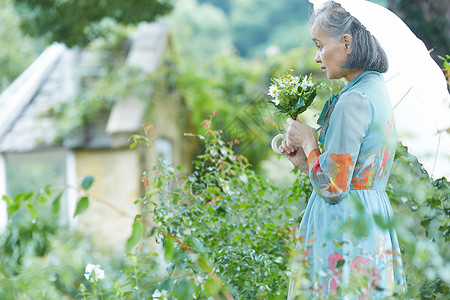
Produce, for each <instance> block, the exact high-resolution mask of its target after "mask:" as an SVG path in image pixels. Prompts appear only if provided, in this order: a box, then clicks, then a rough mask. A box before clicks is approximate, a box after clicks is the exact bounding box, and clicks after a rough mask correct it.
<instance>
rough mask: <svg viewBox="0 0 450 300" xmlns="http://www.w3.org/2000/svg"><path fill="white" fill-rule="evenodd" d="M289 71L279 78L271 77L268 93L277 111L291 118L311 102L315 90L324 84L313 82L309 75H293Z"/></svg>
mask: <svg viewBox="0 0 450 300" xmlns="http://www.w3.org/2000/svg"><path fill="white" fill-rule="evenodd" d="M289 71H290V73H286V74H283V75H282V76H281V77H280V78H272V83H273V84H272V85H271V86H270V88H269V93H268V95H269V96H271V97H272V100H271V102H272V103H273V104H274V105H275V107H276V108H278V109H279V111H278V113H282V114H285V116H289V117H291V118H292V119H294V120H295V119H297V116H298V115H299V114H301V113H302V112H304V111H305V110H306V109H307V108H308V107H309V106H310V105H311V104H312V102H313V100H314V98H315V97H316V95H317V90H318V89H322V88H323V87H324V85H323V84H322V82H321V81H319V82H316V83H314V82H313V81H312V79H311V75H309V76H304V77H302V76H295V75H293V74H292V72H293V70H289Z"/></svg>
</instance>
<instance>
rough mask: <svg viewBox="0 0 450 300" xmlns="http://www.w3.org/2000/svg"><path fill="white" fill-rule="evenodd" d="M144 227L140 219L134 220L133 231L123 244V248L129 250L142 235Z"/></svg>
mask: <svg viewBox="0 0 450 300" xmlns="http://www.w3.org/2000/svg"><path fill="white" fill-rule="evenodd" d="M144 231H145V227H144V224H143V223H142V222H140V221H134V223H133V231H132V232H131V236H130V237H129V238H128V240H127V242H126V244H125V250H126V251H127V252H130V251H131V250H132V249H133V248H134V247H135V246H136V245H137V243H139V241H140V240H141V239H142V237H143V236H144Z"/></svg>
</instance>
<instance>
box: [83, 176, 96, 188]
mask: <svg viewBox="0 0 450 300" xmlns="http://www.w3.org/2000/svg"><path fill="white" fill-rule="evenodd" d="M93 182H94V177H92V176H86V177H84V178H83V181H82V182H81V187H82V188H83V190H88V189H89V188H90V187H91V185H92V183H93Z"/></svg>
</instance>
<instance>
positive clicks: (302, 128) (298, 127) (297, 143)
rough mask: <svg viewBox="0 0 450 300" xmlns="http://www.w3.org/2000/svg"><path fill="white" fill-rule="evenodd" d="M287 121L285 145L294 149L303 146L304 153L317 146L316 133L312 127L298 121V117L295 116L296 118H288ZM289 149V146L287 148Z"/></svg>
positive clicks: (306, 153)
mask: <svg viewBox="0 0 450 300" xmlns="http://www.w3.org/2000/svg"><path fill="white" fill-rule="evenodd" d="M287 123H288V125H289V127H288V129H287V146H292V147H295V148H296V149H300V148H303V152H304V154H305V155H308V154H309V153H310V152H311V151H312V150H314V149H316V148H318V146H317V135H316V130H315V129H314V128H312V127H311V126H309V125H307V124H305V123H303V122H302V121H300V118H299V117H297V120H293V119H291V118H289V119H287ZM291 149H292V148H289V150H291ZM286 153H288V152H286Z"/></svg>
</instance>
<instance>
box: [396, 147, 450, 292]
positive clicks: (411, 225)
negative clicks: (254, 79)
mask: <svg viewBox="0 0 450 300" xmlns="http://www.w3.org/2000/svg"><path fill="white" fill-rule="evenodd" d="M387 192H388V194H389V198H390V199H391V202H392V205H393V209H394V215H395V217H396V218H395V219H394V222H395V225H396V226H395V227H396V229H397V233H398V236H399V242H400V245H401V246H402V258H403V263H404V266H405V271H406V277H407V284H408V293H407V296H410V297H416V296H417V295H420V296H421V297H422V298H425V299H436V298H440V297H443V296H444V295H446V294H447V292H448V289H449V284H450V273H449V270H450V268H449V267H450V263H449V261H448V258H449V257H450V250H449V247H448V244H447V243H448V241H449V240H450V229H449V228H450V227H449V226H450V206H449V196H450V187H449V184H448V181H447V179H446V178H438V179H435V180H433V179H430V178H429V177H428V174H427V173H426V171H425V170H424V169H423V167H422V166H421V165H420V164H419V163H418V161H417V159H416V158H415V157H414V156H412V155H410V154H408V152H407V149H406V147H403V146H401V145H399V146H398V149H397V153H396V157H395V160H394V166H393V170H392V174H391V177H390V181H389V184H388V189H387Z"/></svg>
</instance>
